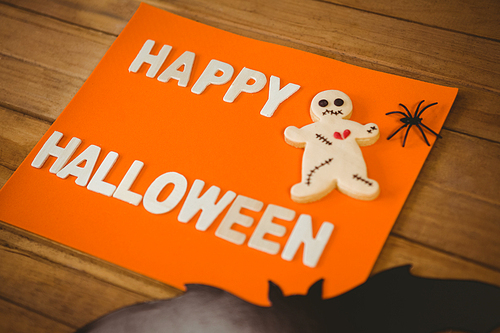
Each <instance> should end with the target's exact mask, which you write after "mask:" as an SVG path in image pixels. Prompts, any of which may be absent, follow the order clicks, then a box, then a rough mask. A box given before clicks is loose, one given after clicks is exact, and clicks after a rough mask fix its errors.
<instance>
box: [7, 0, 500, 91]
mask: <svg viewBox="0 0 500 333" xmlns="http://www.w3.org/2000/svg"><path fill="white" fill-rule="evenodd" d="M54 1H55V0H54ZM147 2H148V3H150V4H153V5H155V6H157V7H159V8H163V9H166V10H168V11H171V12H173V13H176V14H179V15H182V16H185V17H188V18H191V19H194V20H197V21H200V22H202V23H206V24H209V25H212V26H215V27H218V28H222V29H225V30H228V31H232V32H236V33H240V34H243V35H248V36H249V37H258V39H262V40H268V39H269V38H271V39H272V40H270V41H275V40H276V39H278V40H282V41H292V42H294V43H296V44H298V45H300V46H299V48H301V49H305V50H308V51H311V50H312V51H313V52H315V53H320V54H323V55H328V56H330V57H332V58H335V59H338V60H342V61H346V62H349V63H353V64H358V63H359V62H361V63H365V64H366V63H368V64H372V65H382V66H386V67H388V68H393V69H396V70H403V71H410V72H412V73H414V74H417V75H425V76H427V77H429V78H433V79H439V80H447V81H448V82H450V84H452V85H463V86H476V87H480V88H484V89H489V90H491V91H494V92H499V91H500V87H499V85H498V82H500V78H499V76H500V70H499V69H500V63H498V61H497V58H498V56H499V55H500V43H499V42H497V41H494V40H487V39H482V38H476V37H474V36H469V35H465V34H461V33H457V32H453V31H447V30H438V29H435V28H433V27H429V26H425V25H421V24H417V23H413V22H408V21H404V20H399V19H395V18H391V17H387V16H381V15H377V14H373V13H369V12H365V11H359V10H356V9H352V8H348V7H345V6H339V5H335V4H331V3H327V2H320V1H309V0H287V1H276V2H267V3H265V4H256V3H248V2H247V1H245V0H237V1H236V0H217V1H215V0H214V1H210V2H207V1H205V0H189V1H186V0H183V1H178V0H170V1H162V0H149V1H147ZM77 4H78V5H77ZM24 6H27V7H28V8H30V9H31V7H30V6H31V5H30V4H29V3H25V4H24ZM71 6H73V7H77V8H78V12H79V13H82V17H83V16H84V15H83V14H84V13H91V15H90V16H89V17H90V19H89V21H80V22H81V23H80V24H82V25H84V26H87V25H95V24H97V23H98V22H99V21H100V20H99V19H96V18H95V15H93V14H92V13H93V10H92V9H91V8H92V6H93V2H89V3H88V5H87V6H82V4H81V3H80V2H77V1H76V0H73V1H71V2H69V3H68V5H67V7H71ZM37 7H38V6H37ZM55 8H56V10H55V11H53V12H52V11H50V14H49V10H50V6H47V9H45V10H44V13H47V14H48V15H51V16H52V15H54V16H57V15H60V16H61V17H60V18H61V19H63V20H67V21H70V18H69V17H67V16H65V15H68V12H69V10H67V8H66V10H61V7H60V6H56V7H55ZM125 8H126V10H133V9H135V6H133V5H132V4H130V2H127V6H125ZM101 9H102V10H101V11H100V14H99V15H108V16H112V17H114V18H116V15H115V14H114V13H115V12H116V6H114V5H112V4H108V7H106V6H105V5H104V7H101ZM34 10H36V9H34ZM18 15H19V17H24V14H22V13H18ZM73 15H74V14H73ZM130 15H131V13H127V14H124V13H122V14H121V15H119V17H122V19H123V20H126V19H127V18H128V17H130ZM332 17H341V18H342V20H336V19H332ZM40 22H42V21H40ZM89 22H90V23H89ZM250 27H251V28H250ZM105 28H106V27H102V29H105ZM112 33H116V31H113V32H112ZM280 44H283V43H280ZM437 50H439V52H437ZM0 52H1V51H0ZM368 67H369V68H372V67H371V66H368Z"/></svg>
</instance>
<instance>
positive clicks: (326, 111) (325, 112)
mask: <svg viewBox="0 0 500 333" xmlns="http://www.w3.org/2000/svg"><path fill="white" fill-rule="evenodd" d="M325 114H334V115H338V114H341V115H344V114H343V113H342V110H338V111H333V110H325V111H323V116H324V115H325Z"/></svg>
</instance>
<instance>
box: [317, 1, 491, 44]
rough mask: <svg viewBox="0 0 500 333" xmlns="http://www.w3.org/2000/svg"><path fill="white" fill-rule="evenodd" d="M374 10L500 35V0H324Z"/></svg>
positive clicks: (484, 34) (478, 33) (434, 24)
mask: <svg viewBox="0 0 500 333" xmlns="http://www.w3.org/2000/svg"><path fill="white" fill-rule="evenodd" d="M324 1H326V2H330V3H333V4H338V5H343V6H347V7H351V8H356V9H358V10H365V11H367V12H370V13H377V14H380V15H384V16H390V17H394V18H398V19H402V20H407V21H411V22H416V23H420V24H425V25H427V26H431V27H438V28H442V29H447V30H452V31H457V32H462V33H465V34H469V35H475V36H479V37H484V38H492V39H496V40H499V39H500V21H499V20H498V16H499V15H500V2H498V1H495V0H493V1H481V2H479V3H478V1H475V0H458V1H433V0H423V1H412V0H406V1H404V0H403V1H397V2H395V1H391V0H382V1H380V0H379V1H363V0H324Z"/></svg>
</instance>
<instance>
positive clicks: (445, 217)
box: [393, 132, 500, 269]
mask: <svg viewBox="0 0 500 333" xmlns="http://www.w3.org/2000/svg"><path fill="white" fill-rule="evenodd" d="M499 159H500V145H499V144H498V143H493V142H489V141H485V140H481V139H477V138H472V137H469V136H466V135H462V134H458V133H452V132H447V133H443V139H439V140H438V141H437V143H436V145H435V146H434V148H433V149H432V151H431V153H430V155H429V157H428V159H427V161H426V163H425V165H424V167H423V169H422V171H421V173H420V175H419V177H418V181H417V182H416V183H415V185H414V187H413V189H412V191H411V193H410V196H409V197H408V200H407V202H406V203H405V205H404V207H403V210H402V211H401V214H400V216H399V217H398V220H397V223H396V224H395V226H394V229H393V232H394V233H395V234H398V235H403V236H404V237H407V238H409V239H412V240H415V241H417V242H419V243H422V244H426V245H428V246H430V247H433V248H436V249H440V250H442V251H445V252H448V253H455V254H457V255H460V256H463V257H464V258H468V259H471V260H475V261H477V262H481V263H483V264H485V265H490V266H491V267H495V268H497V269H498V268H500V260H499V258H500V243H499V242H498V239H499V237H500V225H499V224H498V216H500V204H499V202H500V198H499V197H498V188H499V186H500V179H499V177H498V172H497V166H498V165H499Z"/></svg>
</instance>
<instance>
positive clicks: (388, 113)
mask: <svg viewBox="0 0 500 333" xmlns="http://www.w3.org/2000/svg"><path fill="white" fill-rule="evenodd" d="M394 113H399V114H402V115H403V116H404V117H405V118H407V117H408V115H406V114H404V113H403V112H401V111H392V112H387V113H386V114H385V115H386V116H388V115H390V114H394Z"/></svg>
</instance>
